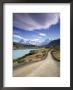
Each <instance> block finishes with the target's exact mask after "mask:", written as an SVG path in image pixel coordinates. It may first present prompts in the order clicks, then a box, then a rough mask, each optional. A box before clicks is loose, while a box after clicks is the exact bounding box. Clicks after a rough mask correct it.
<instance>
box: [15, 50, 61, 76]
mask: <svg viewBox="0 0 73 90" xmlns="http://www.w3.org/2000/svg"><path fill="white" fill-rule="evenodd" d="M50 52H51V51H49V53H48V56H47V58H46V59H45V60H42V61H39V62H35V63H31V64H27V65H22V66H21V67H18V68H15V69H14V70H13V76H16V77H58V76H60V62H57V61H55V60H54V59H53V58H52V56H51V54H50Z"/></svg>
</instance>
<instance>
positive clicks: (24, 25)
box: [13, 13, 59, 31]
mask: <svg viewBox="0 0 73 90" xmlns="http://www.w3.org/2000/svg"><path fill="white" fill-rule="evenodd" d="M58 21H59V13H30V14H27V13H17V14H14V16H13V26H14V27H17V28H20V29H23V30H28V31H33V30H36V29H37V30H40V29H47V28H50V27H51V26H52V25H55V24H57V23H58Z"/></svg>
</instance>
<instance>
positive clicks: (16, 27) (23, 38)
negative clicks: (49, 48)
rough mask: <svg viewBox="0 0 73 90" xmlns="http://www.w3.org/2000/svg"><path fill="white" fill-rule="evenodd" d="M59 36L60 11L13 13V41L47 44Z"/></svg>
mask: <svg viewBox="0 0 73 90" xmlns="http://www.w3.org/2000/svg"><path fill="white" fill-rule="evenodd" d="M59 38H60V15H59V13H14V14H13V42H18V43H23V44H33V45H46V44H48V43H49V42H50V41H52V40H56V39H59Z"/></svg>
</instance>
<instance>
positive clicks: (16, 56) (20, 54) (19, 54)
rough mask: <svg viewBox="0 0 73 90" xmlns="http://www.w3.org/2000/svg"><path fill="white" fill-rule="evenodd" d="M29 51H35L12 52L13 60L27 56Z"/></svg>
mask: <svg viewBox="0 0 73 90" xmlns="http://www.w3.org/2000/svg"><path fill="white" fill-rule="evenodd" d="M31 50H36V49H25V50H13V60H14V59H17V58H20V57H22V56H24V55H26V54H28V53H29V52H30V51H31Z"/></svg>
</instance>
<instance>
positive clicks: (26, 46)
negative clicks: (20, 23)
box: [13, 39, 60, 48]
mask: <svg viewBox="0 0 73 90" xmlns="http://www.w3.org/2000/svg"><path fill="white" fill-rule="evenodd" d="M22 42H23V41H21V42H19V43H17V42H13V47H15V48H31V47H32V48H35V47H38V48H41V47H46V48H49V47H51V46H57V45H58V46H60V39H57V40H52V41H49V42H48V43H47V44H45V42H43V45H40V46H37V45H33V44H32V43H26V44H25V43H22Z"/></svg>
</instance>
